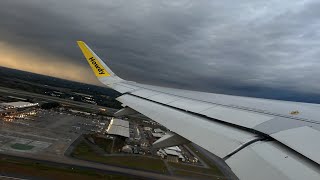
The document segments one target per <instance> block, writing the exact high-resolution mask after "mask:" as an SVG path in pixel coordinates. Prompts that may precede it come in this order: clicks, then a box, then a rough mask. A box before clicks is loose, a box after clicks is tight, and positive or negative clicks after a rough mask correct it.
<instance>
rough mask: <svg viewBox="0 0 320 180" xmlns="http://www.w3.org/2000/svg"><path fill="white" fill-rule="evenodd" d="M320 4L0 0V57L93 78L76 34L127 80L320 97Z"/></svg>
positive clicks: (5, 62) (311, 0)
mask: <svg viewBox="0 0 320 180" xmlns="http://www.w3.org/2000/svg"><path fill="white" fill-rule="evenodd" d="M319 9H320V1H318V0H304V1H303V0H296V1H294V0H281V1H279V0H270V1H255V0H243V1H231V0H224V1H214V0H208V1H206V0H201V1H196V0H175V1H172V0H162V1H161V0H134V1H130V0H127V1H124V0H90V1H88V0H68V1H57V0H46V1H43V0H19V1H18V0H1V4H0V53H1V54H2V57H1V58H0V63H1V65H2V66H6V67H11V68H17V69H22V70H26V71H32V72H37V73H41V74H48V75H51V76H57V77H61V78H66V79H72V80H76V81H82V82H86V83H93V84H97V83H98V82H97V80H96V79H95V78H94V77H93V74H92V73H91V70H90V69H89V66H88V65H87V64H86V61H85V60H84V58H83V56H82V54H81V52H80V50H79V49H78V47H77V45H76V41H77V40H83V41H85V42H86V43H87V44H88V45H89V46H90V47H91V48H92V49H93V50H94V51H95V52H96V53H97V54H98V55H99V56H100V57H101V58H102V59H103V60H105V61H106V63H107V64H108V65H109V66H110V67H111V68H112V69H113V70H114V72H116V73H117V74H118V75H119V76H120V77H122V78H125V79H128V80H134V81H138V82H144V83H149V84H155V85H165V86H171V87H179V88H186V89H195V90H202V91H207V92H218V93H229V94H230V93H231V94H237V95H253V96H260V95H261V97H276V98H278V97H280V98H281V97H282V96H288V95H287V93H289V94H290V93H291V94H290V96H298V95H301V94H303V96H308V95H309V94H310V95H311V94H312V95H315V94H316V95H319V94H320V82H319V77H320V11H319ZM288 91H290V92H288ZM298 99H299V98H298ZM300 99H301V98H300ZM300 99H299V100H300ZM293 100H294V99H293ZM302 100H303V99H302Z"/></svg>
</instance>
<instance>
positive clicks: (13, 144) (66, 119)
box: [0, 109, 103, 156]
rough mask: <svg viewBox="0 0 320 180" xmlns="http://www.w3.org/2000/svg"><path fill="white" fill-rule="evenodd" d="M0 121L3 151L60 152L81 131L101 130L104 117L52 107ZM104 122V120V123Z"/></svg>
mask: <svg viewBox="0 0 320 180" xmlns="http://www.w3.org/2000/svg"><path fill="white" fill-rule="evenodd" d="M35 111H36V114H35V115H32V116H28V117H24V118H14V119H12V120H10V121H1V123H0V151H10V152H16V153H19V152H21V153H37V154H39V155H58V156H61V155H63V154H64V152H65V151H66V150H67V149H68V147H69V146H70V144H71V143H72V142H73V141H74V140H75V139H77V138H78V137H79V135H81V134H82V133H88V132H92V131H98V130H99V128H102V127H103V126H101V125H100V124H101V120H94V119H92V118H86V117H83V116H79V115H76V114H74V113H65V112H59V111H53V110H41V109H36V110H35ZM102 124H103V123H102Z"/></svg>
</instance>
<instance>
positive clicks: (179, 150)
mask: <svg viewBox="0 0 320 180" xmlns="http://www.w3.org/2000/svg"><path fill="white" fill-rule="evenodd" d="M167 149H169V150H173V151H177V152H181V149H180V148H179V147H178V146H172V147H168V148H167Z"/></svg>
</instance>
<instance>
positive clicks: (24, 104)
mask: <svg viewBox="0 0 320 180" xmlns="http://www.w3.org/2000/svg"><path fill="white" fill-rule="evenodd" d="M1 105H3V106H7V107H13V108H25V107H33V106H38V105H39V104H38V103H31V102H23V101H18V102H10V103H1Z"/></svg>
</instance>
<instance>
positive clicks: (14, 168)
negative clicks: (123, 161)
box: [0, 155, 130, 180]
mask: <svg viewBox="0 0 320 180" xmlns="http://www.w3.org/2000/svg"><path fill="white" fill-rule="evenodd" d="M0 171H1V172H2V173H4V174H15V175H21V176H25V177H31V178H37V179H77V180H90V179H105V180H126V179H130V177H126V176H122V175H114V174H104V173H99V172H95V171H93V170H84V169H77V168H72V167H71V166H65V165H63V166H54V165H48V164H43V163H39V162H35V161H33V160H26V159H19V158H15V157H3V156H2V155H1V158H0Z"/></svg>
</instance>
